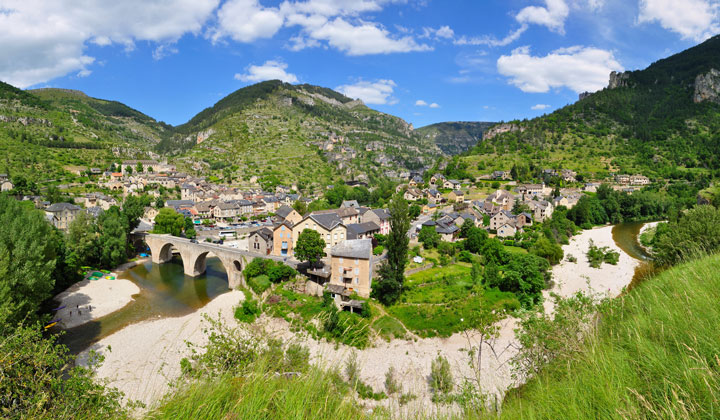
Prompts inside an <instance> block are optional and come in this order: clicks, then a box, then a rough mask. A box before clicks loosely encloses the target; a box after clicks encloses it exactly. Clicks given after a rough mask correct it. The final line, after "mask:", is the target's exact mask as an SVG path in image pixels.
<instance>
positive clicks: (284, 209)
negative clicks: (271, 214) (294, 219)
mask: <svg viewBox="0 0 720 420" xmlns="http://www.w3.org/2000/svg"><path fill="white" fill-rule="evenodd" d="M292 211H293V208H292V207H290V206H288V205H285V204H283V205H282V206H280V208H279V209H277V211H276V212H275V214H277V215H278V216H280V217H282V218H283V219H285V218H287V217H288V214H290V213H292Z"/></svg>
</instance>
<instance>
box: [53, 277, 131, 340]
mask: <svg viewBox="0 0 720 420" xmlns="http://www.w3.org/2000/svg"><path fill="white" fill-rule="evenodd" d="M110 275H112V276H113V277H116V275H115V273H111V274H110ZM138 293H140V288H139V287H137V285H136V284H135V283H133V282H131V281H130V280H122V279H117V278H116V279H115V280H106V279H105V278H103V279H100V280H89V279H85V280H83V281H81V282H78V283H75V284H73V285H72V286H70V287H68V288H67V289H66V290H65V291H64V292H62V293H60V294H58V295H57V296H55V300H56V301H57V302H59V306H65V308H63V309H60V310H59V311H57V313H56V316H55V317H56V318H60V319H61V321H60V325H61V326H62V327H63V328H65V329H67V328H73V327H77V326H78V325H82V324H84V323H86V322H89V321H92V320H94V319H97V318H100V317H103V316H105V315H107V314H109V313H112V312H115V311H117V310H118V309H120V308H122V307H123V306H125V305H127V304H128V303H130V302H131V301H132V300H133V295H136V294H138ZM88 307H92V309H91V310H88Z"/></svg>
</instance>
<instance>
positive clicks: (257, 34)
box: [211, 0, 285, 42]
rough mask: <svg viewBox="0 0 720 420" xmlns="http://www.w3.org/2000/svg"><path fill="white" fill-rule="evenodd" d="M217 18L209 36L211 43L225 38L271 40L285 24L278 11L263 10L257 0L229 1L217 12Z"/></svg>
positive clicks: (274, 9)
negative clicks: (215, 26)
mask: <svg viewBox="0 0 720 420" xmlns="http://www.w3.org/2000/svg"><path fill="white" fill-rule="evenodd" d="M217 18H218V26H217V28H215V29H214V30H213V31H212V35H211V37H212V39H213V41H218V40H220V39H222V38H223V37H225V36H229V37H230V38H232V39H233V40H235V41H239V42H252V41H255V40H256V39H260V38H271V37H272V36H273V35H275V34H276V33H277V31H279V30H280V28H281V27H282V25H283V23H284V22H285V18H284V17H283V16H282V14H281V13H280V10H279V9H277V8H274V7H267V8H264V7H262V6H260V4H259V3H258V2H257V0H229V1H227V2H226V3H225V4H223V5H222V7H221V8H220V10H219V11H218V13H217Z"/></svg>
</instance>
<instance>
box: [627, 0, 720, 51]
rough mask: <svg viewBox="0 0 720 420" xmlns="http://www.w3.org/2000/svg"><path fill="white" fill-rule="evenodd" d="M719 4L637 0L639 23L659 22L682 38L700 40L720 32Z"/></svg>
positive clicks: (693, 0) (690, 0)
mask: <svg viewBox="0 0 720 420" xmlns="http://www.w3.org/2000/svg"><path fill="white" fill-rule="evenodd" d="M719 8H720V5H719V4H718V3H717V2H716V1H711V0H683V1H677V0H640V16H639V17H638V22H639V23H649V22H658V23H659V24H660V26H662V27H663V28H665V29H667V30H669V31H673V32H676V33H678V34H680V36H682V38H683V39H692V40H694V41H698V42H699V41H703V40H705V39H707V38H709V37H711V36H713V35H715V34H716V33H717V32H718V31H720V25H719V24H718V21H719V20H720V14H719V13H718V9H719Z"/></svg>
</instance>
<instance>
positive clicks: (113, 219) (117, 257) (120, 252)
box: [98, 206, 128, 267]
mask: <svg viewBox="0 0 720 420" xmlns="http://www.w3.org/2000/svg"><path fill="white" fill-rule="evenodd" d="M98 230H99V232H100V238H99V240H98V242H99V245H100V263H101V264H102V265H104V266H106V267H115V266H118V265H120V264H122V263H124V262H125V261H126V260H127V253H128V246H127V235H126V232H127V231H128V222H127V219H126V218H125V216H124V215H123V214H122V213H121V212H120V209H119V208H118V207H117V206H112V207H110V208H109V209H108V210H107V211H105V212H103V214H101V215H100V217H99V218H98Z"/></svg>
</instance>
